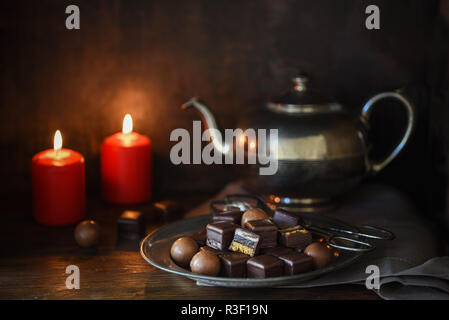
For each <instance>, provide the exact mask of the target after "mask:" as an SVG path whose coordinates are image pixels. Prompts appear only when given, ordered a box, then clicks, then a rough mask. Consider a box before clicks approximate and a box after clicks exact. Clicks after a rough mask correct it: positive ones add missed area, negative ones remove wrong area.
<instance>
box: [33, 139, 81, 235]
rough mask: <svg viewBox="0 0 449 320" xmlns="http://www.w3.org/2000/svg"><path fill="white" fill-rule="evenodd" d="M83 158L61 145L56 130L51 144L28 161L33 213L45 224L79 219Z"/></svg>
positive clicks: (65, 222)
mask: <svg viewBox="0 0 449 320" xmlns="http://www.w3.org/2000/svg"><path fill="white" fill-rule="evenodd" d="M84 176H85V171H84V157H83V156H82V155H81V154H80V153H78V152H76V151H73V150H70V149H63V148H62V137H61V132H60V131H59V130H57V131H56V133H55V138H54V147H53V149H48V150H45V151H42V152H39V153H37V154H36V155H34V157H33V159H32V160H31V178H32V190H33V215H34V218H35V219H36V221H37V222H38V223H40V224H43V225H48V226H62V225H69V224H73V223H75V222H78V221H80V220H82V219H83V218H84V216H85V211H86V194H85V177H84Z"/></svg>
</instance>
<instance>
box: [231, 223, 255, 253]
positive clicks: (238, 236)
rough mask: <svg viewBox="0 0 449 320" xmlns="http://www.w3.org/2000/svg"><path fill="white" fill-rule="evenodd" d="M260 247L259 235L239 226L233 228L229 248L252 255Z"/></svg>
mask: <svg viewBox="0 0 449 320" xmlns="http://www.w3.org/2000/svg"><path fill="white" fill-rule="evenodd" d="M259 247H260V236H259V235H258V234H255V233H253V232H250V231H248V230H244V229H241V228H237V229H235V233H234V239H233V240H232V242H231V245H230V247H229V250H231V251H234V252H241V253H244V254H247V255H249V256H251V257H254V256H255V255H256V253H257V251H258V249H259Z"/></svg>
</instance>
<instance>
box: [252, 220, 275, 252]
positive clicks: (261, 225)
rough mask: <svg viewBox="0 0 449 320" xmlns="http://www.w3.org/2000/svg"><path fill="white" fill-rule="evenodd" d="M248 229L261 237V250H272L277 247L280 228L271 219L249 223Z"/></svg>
mask: <svg viewBox="0 0 449 320" xmlns="http://www.w3.org/2000/svg"><path fill="white" fill-rule="evenodd" d="M246 228H247V229H248V230H251V232H254V233H255V234H258V235H259V236H260V241H261V243H260V248H271V247H275V246H276V245H277V236H278V228H277V227H276V226H275V225H274V223H273V222H272V221H271V220H270V219H263V220H252V221H248V222H247V223H246Z"/></svg>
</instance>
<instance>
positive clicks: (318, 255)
mask: <svg viewBox="0 0 449 320" xmlns="http://www.w3.org/2000/svg"><path fill="white" fill-rule="evenodd" d="M304 253H305V254H306V255H308V256H311V257H312V258H313V262H314V264H315V266H316V267H317V268H323V267H325V266H327V265H328V264H329V263H331V261H332V259H333V258H334V250H333V249H332V248H331V247H330V246H329V245H327V244H325V243H321V242H314V243H311V244H310V245H308V246H307V247H306V248H305V249H304Z"/></svg>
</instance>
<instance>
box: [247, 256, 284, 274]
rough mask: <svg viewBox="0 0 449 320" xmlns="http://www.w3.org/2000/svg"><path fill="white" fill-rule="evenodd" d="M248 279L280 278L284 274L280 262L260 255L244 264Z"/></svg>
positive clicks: (271, 257) (274, 258) (272, 257)
mask: <svg viewBox="0 0 449 320" xmlns="http://www.w3.org/2000/svg"><path fill="white" fill-rule="evenodd" d="M246 267H247V269H246V272H247V275H248V278H270V277H280V276H282V275H283V273H284V263H283V262H282V260H280V259H278V258H276V257H274V256H269V255H261V256H257V257H254V258H251V259H249V260H248V261H247V262H246Z"/></svg>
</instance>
